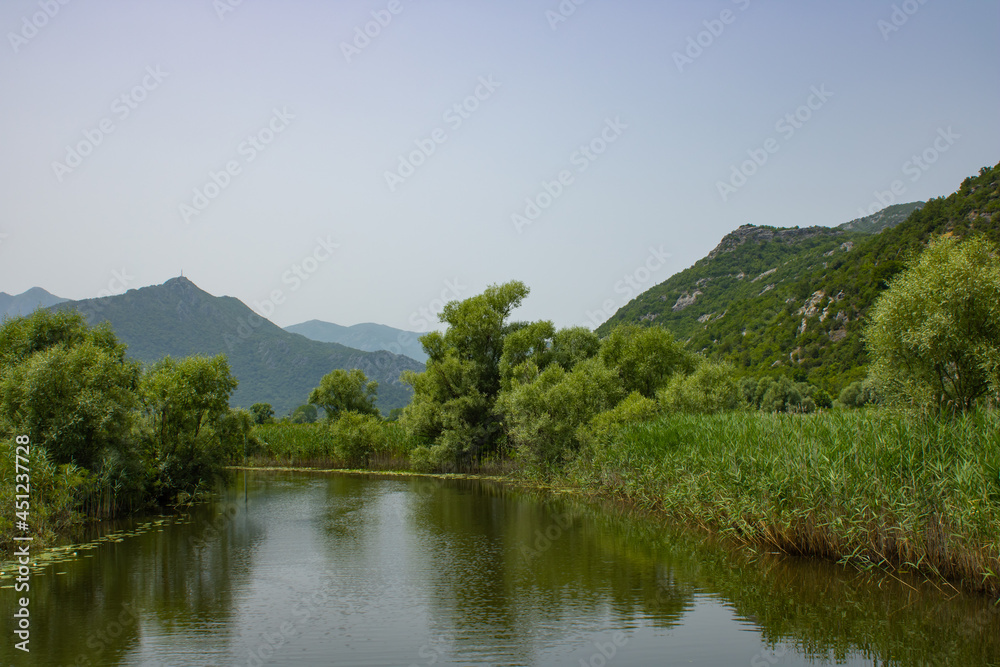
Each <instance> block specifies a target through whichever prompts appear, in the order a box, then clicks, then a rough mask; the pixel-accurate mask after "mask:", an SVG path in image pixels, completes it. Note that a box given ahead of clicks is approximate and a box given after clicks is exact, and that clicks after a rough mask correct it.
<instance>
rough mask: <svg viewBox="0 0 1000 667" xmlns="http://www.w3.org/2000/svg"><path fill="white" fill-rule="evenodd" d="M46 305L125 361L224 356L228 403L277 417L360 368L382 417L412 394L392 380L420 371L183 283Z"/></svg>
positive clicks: (406, 362) (173, 281)
mask: <svg viewBox="0 0 1000 667" xmlns="http://www.w3.org/2000/svg"><path fill="white" fill-rule="evenodd" d="M54 307H55V308H56V309H61V310H62V309H66V310H69V309H76V310H79V311H80V312H81V313H83V314H84V315H85V316H86V317H87V320H88V321H89V322H90V323H91V324H98V323H100V322H103V321H107V322H110V324H111V327H112V328H113V329H114V331H115V333H116V334H117V335H118V337H119V339H121V340H122V341H123V342H124V343H126V344H127V345H128V352H129V355H130V356H132V357H133V358H135V359H138V360H140V361H144V362H154V361H157V360H159V359H162V358H163V357H164V356H167V355H170V356H172V357H186V356H191V355H216V354H225V355H226V356H227V357H228V358H229V365H230V368H231V369H232V371H233V374H234V375H235V376H236V378H237V379H238V380H239V387H238V388H237V390H236V391H235V392H234V393H233V396H232V401H231V402H232V404H233V405H234V406H242V407H248V406H250V405H251V404H253V403H257V402H266V403H270V404H271V405H272V406H273V407H274V410H275V414H277V415H283V414H286V413H288V412H289V411H290V410H292V409H294V408H295V407H296V406H298V405H301V404H303V403H305V402H306V400H307V398H308V396H309V392H310V391H311V390H312V389H313V388H314V387H316V386H317V385H318V384H319V381H320V378H322V377H323V376H324V375H326V374H327V373H329V372H330V371H331V370H333V369H335V368H346V369H351V368H360V369H361V370H362V371H364V372H365V374H366V375H367V376H368V377H369V378H371V379H373V380H377V381H378V383H379V386H378V407H379V408H380V409H381V410H382V412H383V413H388V412H389V411H390V410H391V409H393V408H398V407H402V406H404V405H405V404H406V403H408V402H409V400H410V395H411V392H412V390H411V389H410V388H409V387H408V386H406V385H404V384H402V383H401V382H400V381H399V375H400V373H402V372H403V371H405V370H412V371H417V372H420V371H422V370H423V368H424V367H423V364H420V363H418V362H416V361H414V360H413V359H410V358H409V357H405V356H402V355H398V354H392V353H391V352H386V351H378V352H366V351H362V350H357V349H354V348H350V347H347V346H344V345H340V344H337V343H326V342H319V341H315V340H309V339H308V338H306V337H305V336H301V335H298V334H295V333H291V332H288V331H285V330H284V329H282V328H281V327H279V326H277V325H276V324H273V323H272V322H270V321H269V320H266V319H264V318H262V317H260V316H259V315H257V314H256V313H254V312H253V311H252V310H251V309H250V308H249V307H247V306H246V305H245V304H243V302H242V301H240V300H239V299H236V298H233V297H228V296H222V297H217V296H213V295H211V294H209V293H207V292H205V291H203V290H201V289H199V288H198V286H197V285H195V284H194V283H192V282H191V281H190V280H188V279H187V278H173V279H171V280H168V281H167V282H165V283H163V284H162V285H155V286H151V287H143V288H141V289H133V290H129V291H128V292H126V293H125V294H121V295H118V296H109V297H104V298H99V299H86V300H83V301H65V300H64V301H63V302H62V303H58V304H56V305H55V306H54Z"/></svg>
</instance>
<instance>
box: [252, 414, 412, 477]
mask: <svg viewBox="0 0 1000 667" xmlns="http://www.w3.org/2000/svg"><path fill="white" fill-rule="evenodd" d="M379 427H380V429H381V432H380V433H379V435H378V438H377V440H376V441H375V442H373V443H372V450H371V453H370V455H369V457H368V460H367V464H366V467H368V468H372V469H377V470H397V469H403V468H406V467H408V466H409V461H410V451H411V450H412V449H413V447H414V442H413V440H412V438H411V437H410V436H409V435H408V434H407V433H406V430H405V429H404V428H403V427H402V426H400V425H399V424H398V423H396V422H383V423H380V424H379ZM251 436H252V440H253V441H254V442H253V443H252V445H251V447H250V448H249V450H248V457H247V461H248V463H250V464H251V465H257V466H260V465H275V464H278V465H287V466H295V467H312V468H346V467H351V466H350V463H349V462H348V461H346V460H345V459H344V458H342V457H341V456H338V453H337V442H336V439H335V437H334V435H333V433H332V432H331V428H330V425H329V424H327V423H325V422H317V423H315V424H289V423H285V422H278V423H274V424H260V425H257V426H255V427H254V429H253V432H252V434H251Z"/></svg>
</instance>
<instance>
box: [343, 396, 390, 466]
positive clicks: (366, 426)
mask: <svg viewBox="0 0 1000 667" xmlns="http://www.w3.org/2000/svg"><path fill="white" fill-rule="evenodd" d="M330 432H331V435H332V436H333V451H334V454H336V456H337V458H339V459H340V460H341V461H343V462H344V463H345V464H347V465H349V466H353V467H362V466H364V465H366V464H367V463H368V460H369V459H370V458H371V456H372V455H373V454H374V453H375V452H376V451H378V449H379V448H381V447H383V446H384V445H385V441H386V436H385V430H384V428H383V426H382V422H381V421H380V420H379V418H378V417H376V416H374V415H372V414H361V413H358V412H354V411H352V410H346V411H344V412H341V413H340V416H339V417H337V420H336V421H334V422H333V424H331V426H330Z"/></svg>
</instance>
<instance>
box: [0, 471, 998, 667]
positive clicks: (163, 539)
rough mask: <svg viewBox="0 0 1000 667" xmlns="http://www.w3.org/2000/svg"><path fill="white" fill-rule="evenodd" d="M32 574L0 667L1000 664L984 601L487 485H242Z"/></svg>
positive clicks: (252, 476) (263, 480)
mask: <svg viewBox="0 0 1000 667" xmlns="http://www.w3.org/2000/svg"><path fill="white" fill-rule="evenodd" d="M244 479H246V482H247V483H246V486H245V487H244ZM35 559H36V562H37V566H35V567H33V568H32V574H31V579H30V587H31V588H30V593H29V595H30V604H29V609H30V619H31V621H30V633H31V634H30V643H29V647H30V649H31V650H30V653H29V654H24V653H23V652H21V651H18V650H16V649H15V648H14V647H13V645H14V642H16V641H17V639H16V638H15V635H14V629H15V626H14V619H12V618H11V614H10V613H6V612H5V613H4V623H3V624H2V625H3V626H4V639H3V641H2V642H0V664H4V665H6V664H17V665H22V664H38V665H220V666H226V667H229V666H233V665H244V666H258V665H358V666H365V665H401V666H403V667H410V666H420V667H423V666H430V665H568V666H574V667H576V666H580V665H583V666H587V665H589V666H592V667H606V666H611V665H616V666H618V665H620V666H622V667H625V666H628V665H748V666H750V667H765V666H769V665H828V664H842V665H873V664H877V665H991V664H994V665H1000V609H998V608H997V606H996V605H995V604H993V602H994V601H991V600H988V599H986V598H982V597H978V596H975V595H968V594H959V593H957V592H956V591H954V590H952V589H950V588H949V587H947V586H944V585H937V586H935V585H932V584H928V583H926V582H923V581H921V580H919V579H917V578H914V577H911V576H909V575H906V574H900V573H895V574H886V573H883V572H880V571H868V572H866V571H860V570H858V569H856V568H848V567H843V566H839V565H837V564H834V563H827V562H817V561H814V560H810V559H800V558H792V557H788V556H785V555H781V554H770V553H767V552H766V551H759V550H758V551H751V550H748V549H741V548H733V547H732V546H727V545H725V544H721V543H718V542H717V541H715V540H712V539H709V538H707V537H706V536H705V535H703V534H700V533H698V532H697V531H691V530H676V529H671V528H669V527H667V526H664V525H662V524H661V523H660V522H657V521H655V520H654V519H652V518H650V517H643V516H635V515H634V514H631V513H629V512H626V511H624V510H621V509H617V508H615V507H609V506H595V505H593V504H591V503H585V502H583V501H581V500H579V499H576V498H573V497H570V496H565V495H558V494H556V495H553V494H548V493H542V492H534V491H524V490H516V489H512V488H510V487H506V486H503V485H498V484H495V483H490V482H485V481H475V480H443V479H438V478H430V477H387V476H379V475H347V474H336V473H334V474H325V473H306V472H251V473H249V475H244V474H242V473H240V474H238V475H235V476H234V477H233V479H232V480H231V482H230V483H229V484H227V485H225V486H224V488H223V489H222V490H221V491H220V494H219V496H218V498H217V499H215V500H213V501H211V502H207V503H201V504H198V505H196V506H194V507H193V508H191V509H190V510H188V511H187V512H185V513H181V514H179V515H165V516H153V517H145V518H143V519H137V520H134V521H130V522H127V523H125V524H119V525H118V526H117V527H116V529H115V530H114V531H112V532H110V533H105V534H103V535H101V536H100V537H97V538H95V539H92V540H90V541H83V542H77V543H75V544H72V545H66V546H65V547H63V548H60V549H57V550H52V551H49V552H45V553H39V554H37V555H36V557H35ZM11 567H12V566H11V564H10V563H7V564H5V565H4V566H3V568H2V569H3V570H4V572H5V573H4V574H3V575H2V576H0V586H2V588H0V600H2V603H3V604H2V606H3V609H4V610H13V609H14V608H15V591H14V589H13V585H14V580H13V579H12V574H13V572H12V571H11ZM17 595H18V596H20V595H21V594H17Z"/></svg>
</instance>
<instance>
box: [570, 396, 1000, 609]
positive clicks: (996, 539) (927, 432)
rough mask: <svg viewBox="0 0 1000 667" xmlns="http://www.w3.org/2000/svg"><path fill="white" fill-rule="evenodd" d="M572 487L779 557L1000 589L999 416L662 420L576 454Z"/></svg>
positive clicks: (864, 414) (857, 414) (868, 413)
mask: <svg viewBox="0 0 1000 667" xmlns="http://www.w3.org/2000/svg"><path fill="white" fill-rule="evenodd" d="M568 475H569V477H570V479H571V481H573V482H575V483H577V484H580V485H582V486H584V487H586V488H588V489H591V490H593V491H595V492H597V493H600V494H601V495H610V496H613V497H616V498H619V499H622V500H625V501H628V502H631V503H635V504H637V505H639V506H641V507H643V508H645V509H650V510H654V511H659V512H662V513H665V514H668V515H670V516H672V517H674V518H678V519H681V520H683V521H685V522H691V523H696V524H698V525H701V526H703V527H705V528H708V529H711V530H715V531H721V532H724V533H727V534H729V535H731V536H733V537H735V538H736V539H738V540H740V541H742V542H747V543H754V544H762V545H767V546H769V547H774V548H777V549H780V550H782V551H785V552H789V553H794V554H803V555H807V554H808V555H817V556H823V557H827V558H834V559H839V560H844V561H852V562H855V563H860V564H862V565H870V566H881V567H890V568H901V569H910V570H918V571H921V572H924V573H927V574H931V575H934V576H936V577H937V578H939V579H941V580H947V581H962V582H963V583H965V584H967V585H968V586H969V587H971V588H973V589H979V590H984V591H987V592H989V593H990V594H998V593H1000V577H998V575H1000V415H998V413H997V412H995V411H989V412H988V411H981V412H977V413H972V414H967V415H962V416H959V417H956V418H953V419H936V418H929V417H920V416H914V415H910V414H906V413H897V412H891V411H888V410H863V411H832V412H826V413H821V414H813V415H784V414H762V413H746V412H734V413H724V414H715V415H671V416H669V417H667V418H663V419H661V420H659V421H656V422H651V423H646V424H635V425H630V426H627V427H624V428H622V429H621V430H620V431H618V432H617V433H615V434H614V436H613V437H612V438H610V439H608V440H606V441H605V442H603V443H599V444H598V445H596V446H594V447H593V448H592V450H590V451H589V452H586V453H584V454H583V455H581V456H580V457H579V458H578V459H577V461H575V462H574V464H573V465H572V466H571V467H570V468H569V470H568Z"/></svg>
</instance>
